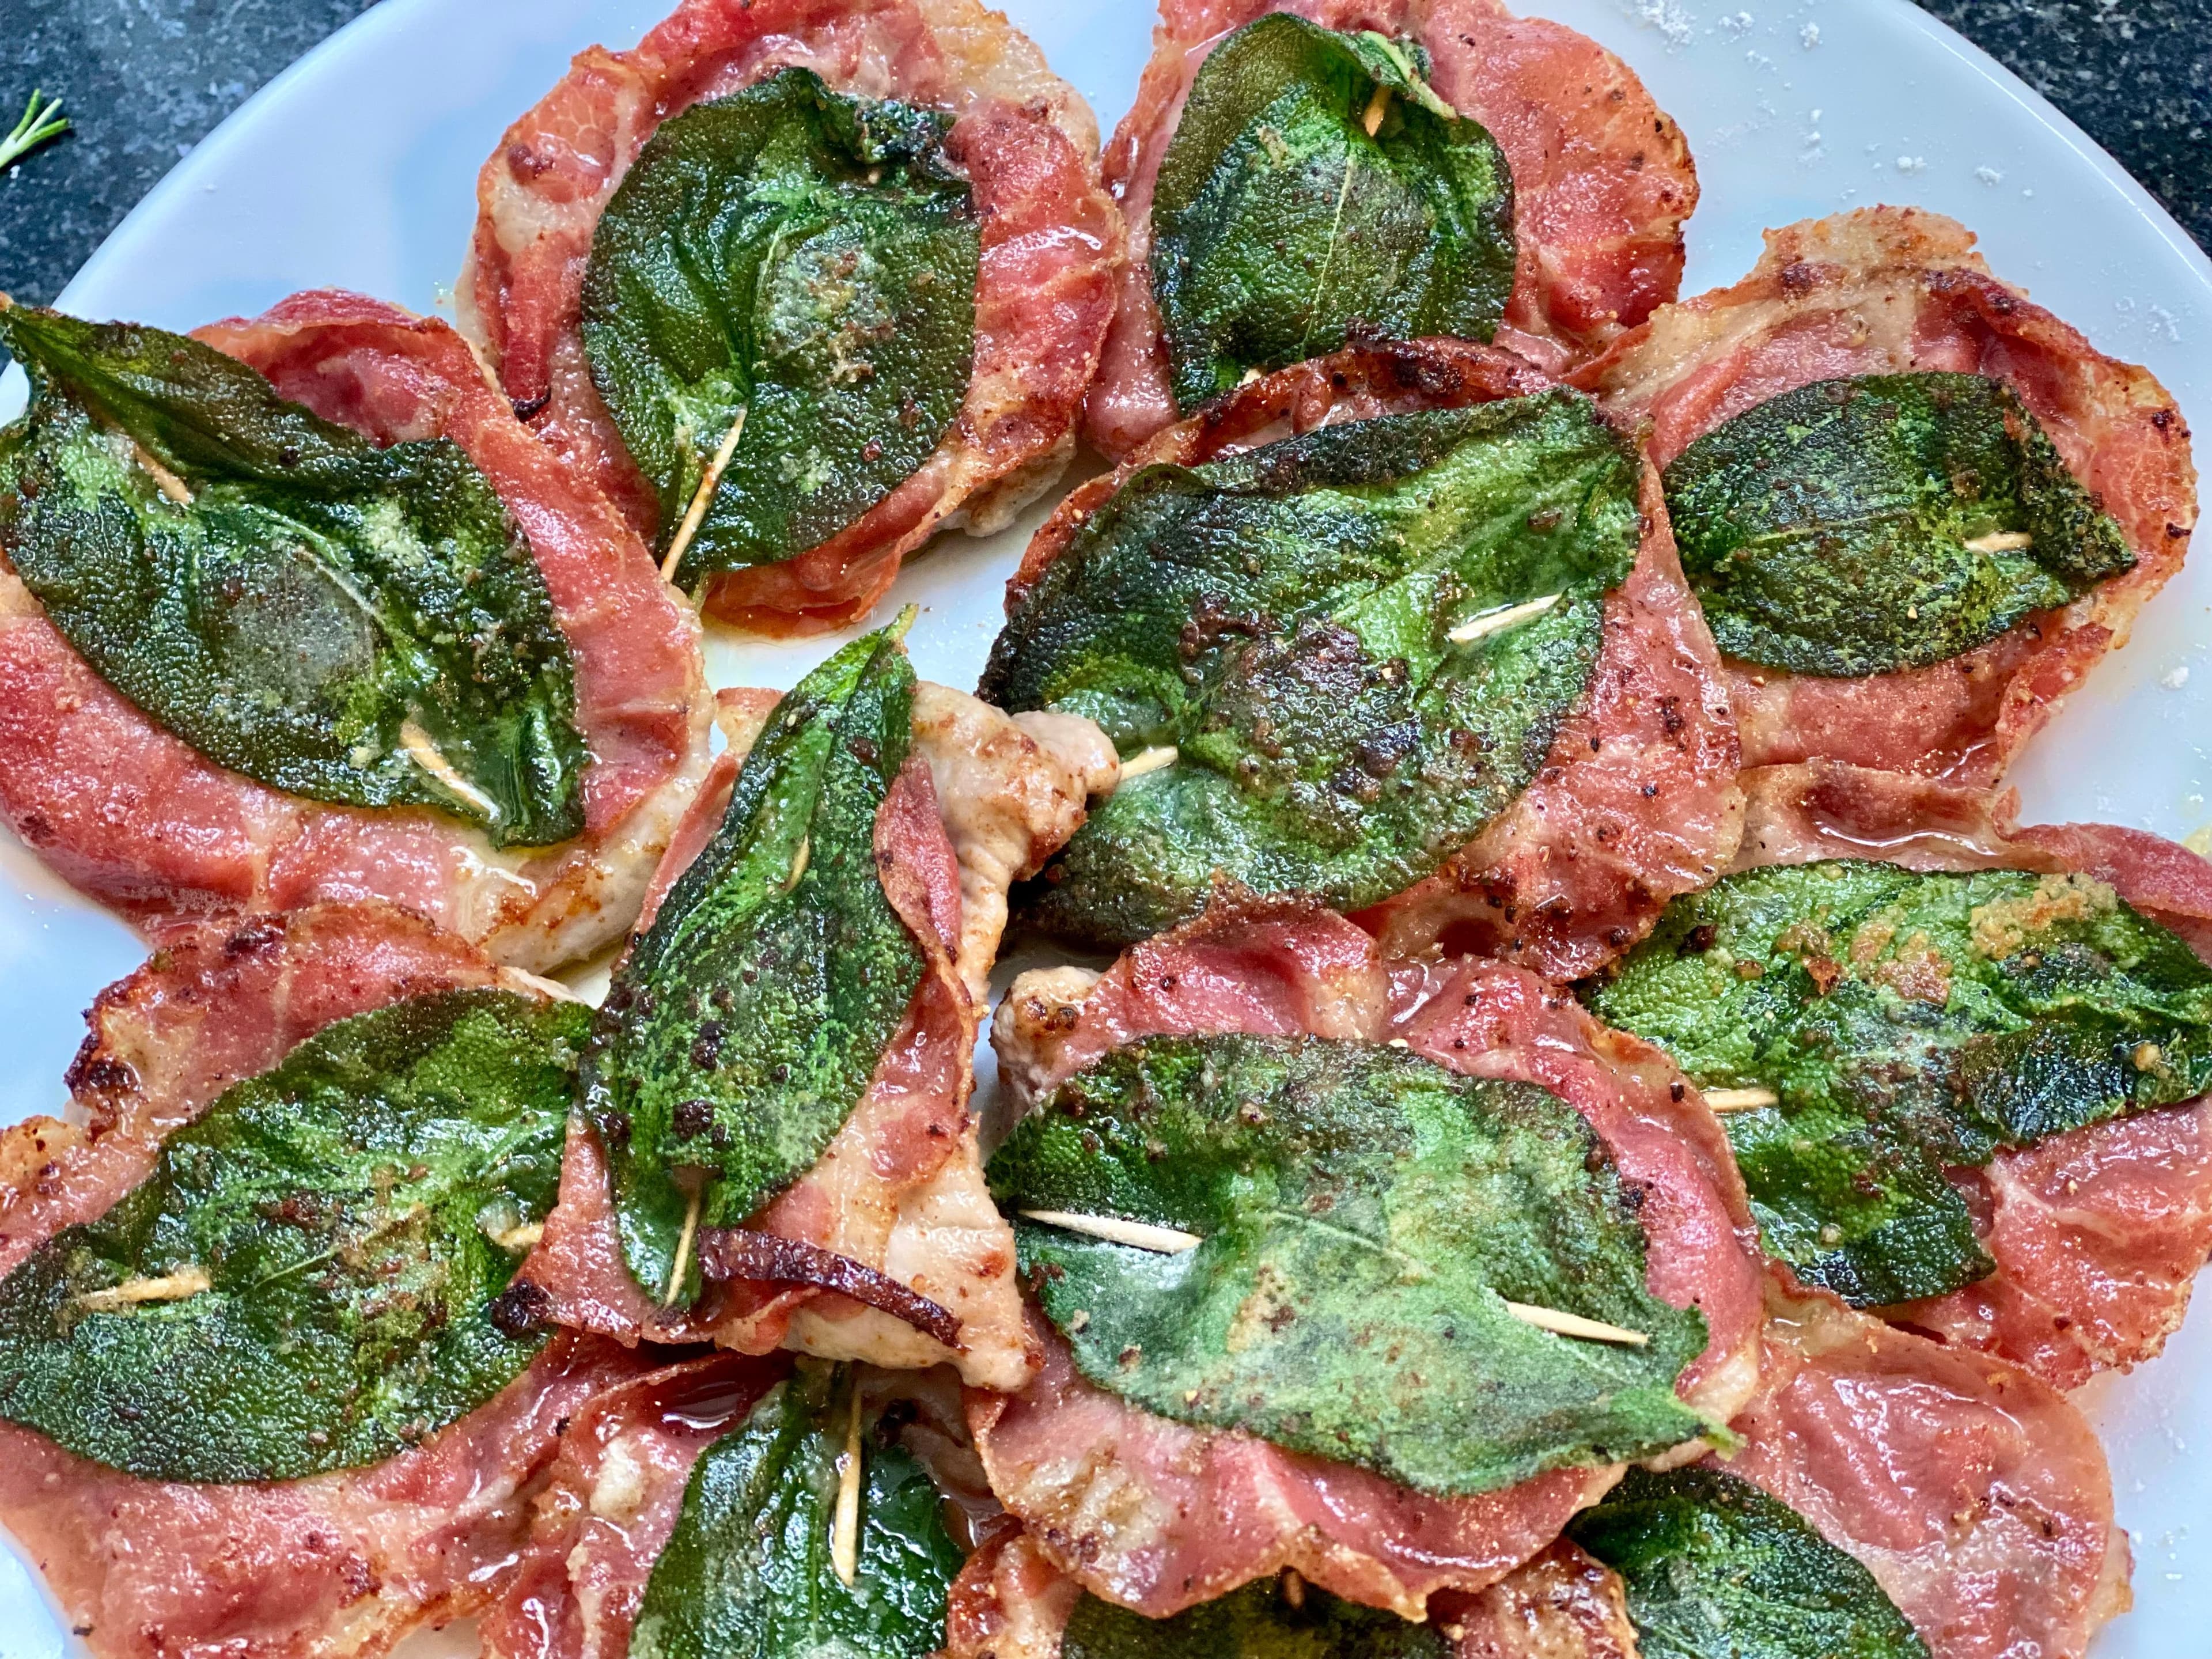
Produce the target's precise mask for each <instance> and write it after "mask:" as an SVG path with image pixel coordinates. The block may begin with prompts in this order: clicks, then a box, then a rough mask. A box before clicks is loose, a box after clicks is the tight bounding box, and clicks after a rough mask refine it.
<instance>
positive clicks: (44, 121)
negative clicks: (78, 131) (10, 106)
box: [0, 88, 70, 167]
mask: <svg viewBox="0 0 2212 1659" xmlns="http://www.w3.org/2000/svg"><path fill="white" fill-rule="evenodd" d="M39 99H40V94H39V92H38V91H37V89H36V88H33V90H32V93H31V101H30V102H29V103H28V104H27V105H25V106H24V107H23V118H22V119H21V120H20V121H18V122H16V123H15V131H12V132H10V133H9V135H8V136H7V137H5V138H0V167H13V166H14V165H15V163H16V162H18V161H21V160H22V159H23V158H24V157H25V156H26V155H29V154H30V153H31V152H32V151H33V150H34V149H37V148H38V147H39V146H40V144H43V143H46V141H47V140H48V139H49V138H58V137H61V136H62V134H64V132H67V131H69V130H70V124H69V122H68V121H67V120H66V119H65V118H63V117H62V116H61V115H60V114H59V113H58V111H59V110H60V108H61V106H62V100H60V99H58V98H54V99H49V100H47V102H46V107H45V108H43V109H41V108H40V106H39Z"/></svg>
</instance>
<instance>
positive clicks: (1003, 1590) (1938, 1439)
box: [946, 1278, 2129, 1659]
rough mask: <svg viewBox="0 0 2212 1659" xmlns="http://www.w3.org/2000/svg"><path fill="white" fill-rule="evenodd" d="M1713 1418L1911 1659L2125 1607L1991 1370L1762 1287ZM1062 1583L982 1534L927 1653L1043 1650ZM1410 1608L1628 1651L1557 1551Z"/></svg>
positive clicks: (2116, 1547) (1987, 1644)
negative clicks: (1919, 1646) (1861, 1581)
mask: <svg viewBox="0 0 2212 1659" xmlns="http://www.w3.org/2000/svg"><path fill="white" fill-rule="evenodd" d="M1731 1426H1732V1427H1733V1428H1734V1429H1735V1431H1736V1432H1737V1433H1738V1434H1739V1435H1741V1437H1743V1441H1744V1445H1743V1447H1742V1449H1741V1451H1740V1452H1739V1453H1737V1454H1736V1455H1735V1456H1734V1457H1733V1458H1731V1459H1729V1460H1728V1461H1727V1462H1726V1463H1725V1464H1724V1465H1723V1467H1725V1468H1728V1469H1729V1471H1730V1472H1731V1473H1733V1474H1737V1475H1741V1476H1742V1477H1744V1478H1745V1479H1747V1480H1751V1481H1753V1483H1755V1484H1756V1485H1758V1486H1762V1487H1764V1488H1765V1490H1766V1491H1768V1492H1771V1493H1772V1494H1773V1495H1774V1496H1775V1497H1776V1498H1780V1499H1781V1500H1782V1501H1783V1502H1784V1503H1786V1504H1790V1506H1791V1507H1792V1508H1793V1509H1795V1510H1797V1511H1798V1513H1800V1514H1801V1515H1802V1516H1804V1517H1805V1518H1806V1519H1807V1520H1808V1521H1809V1522H1812V1523H1813V1525H1814V1527H1815V1528H1817V1529H1818V1530H1819V1531H1820V1534H1822V1535H1823V1536H1824V1537H1826V1539H1827V1540H1828V1541H1829V1542H1830V1543H1832V1544H1834V1545H1835V1546H1837V1547H1838V1548H1840V1549H1843V1550H1845V1551H1847V1552H1848V1553H1850V1554H1851V1555H1853V1556H1856V1557H1857V1559H1859V1560H1860V1561H1861V1562H1863V1564H1864V1565H1866V1567H1867V1568H1868V1570H1869V1571H1871V1572H1872V1573H1873V1574H1874V1576H1875V1579H1876V1581H1877V1582H1878V1583H1880V1584H1881V1587H1882V1589H1883V1590H1884V1591H1886V1592H1887V1594H1888V1595H1889V1597H1890V1599H1891V1600H1892V1601H1894V1602H1895V1603H1896V1604H1897V1606H1898V1607H1899V1610H1900V1611H1901V1612H1903V1613H1904V1614H1905V1617H1906V1618H1907V1619H1908V1620H1910V1621H1911V1624H1912V1626H1913V1627H1914V1628H1915V1629H1916V1630H1917V1631H1918V1632H1919V1633H1920V1635H1921V1638H1923V1640H1924V1641H1925V1642H1926V1643H1927V1644H1928V1647H1929V1652H1930V1654H1931V1655H1932V1656H1933V1659H2020V1656H2023V1655H2029V1654H2033V1655H2039V1656H2043V1659H2083V1656H2084V1655H2085V1654H2086V1653H2087V1649H2088V1644H2089V1641H2090V1639H2091V1638H2092V1637H2093V1635H2094V1634H2095V1632H2097V1630H2098V1629H2099V1627H2100V1626H2102V1625H2103V1624H2104V1623H2105V1621H2106V1620H2109V1619H2111V1618H2112V1617H2113V1616H2114V1615H2116V1614H2118V1613H2123V1612H2124V1611H2126V1609H2127V1606H2128V1601H2129V1592H2128V1583H2127V1579H2128V1545H2127V1535H2126V1534H2124V1533H2123V1532H2122V1531H2120V1529H2119V1528H2118V1527H2117V1526H2116V1525H2114V1524H2113V1520H2112V1482H2111V1477H2110V1475H2109V1474H2108V1473H2107V1471H2106V1467H2105V1457H2104V1452H2103V1450H2102V1449H2101V1448H2100V1447H2099V1445H2098V1444H2097V1441H2096V1437H2095V1436H2094V1435H2093V1433H2091V1432H2090V1430H2089V1426H2088V1425H2087V1423H2085V1422H2084V1421H2083V1420H2082V1419H2081V1414H2080V1413H2077V1412H2076V1411H2075V1409H2074V1408H2073V1407H2071V1406H2069V1404H2068V1403H2067V1402H2066V1401H2065V1400H2064V1399H2063V1398H2062V1397H2061V1396H2060V1395H2057V1394H2056V1393H2054V1392H2053V1391H2052V1390H2051V1389H2049V1388H2048V1387H2046V1386H2045V1385H2044V1384H2043V1383H2039V1382H2038V1381H2037V1380H2036V1379H2035V1378H2033V1376H2027V1374H2025V1373H2023V1372H2021V1371H2019V1370H2014V1369H2013V1368H2012V1367H2010V1366H2008V1365H2007V1364H2002V1362H1999V1361H1996V1360H1994V1359H1990V1358H1986V1357H1984V1356H1983V1355H1980V1354H1973V1353H1963V1352H1960V1351H1958V1350H1956V1349H1954V1348H1948V1347H1946V1346H1943V1345H1942V1344H1940V1343H1936V1342H1931V1341H1929V1340H1926V1339H1924V1338H1922V1337H1918V1336H1915V1335H1912V1334H1910V1333H1907V1332H1904V1331H1899V1330H1896V1329H1893V1328H1891V1327H1889V1326H1887V1325H1884V1324H1883V1323H1881V1322H1880V1321H1879V1320H1875V1319H1871V1318H1869V1317H1868V1316H1865V1315H1863V1314H1857V1313H1854V1312H1852V1311H1851V1310H1850V1309H1848V1308H1846V1307H1844V1305H1843V1304H1841V1303H1839V1302H1838V1301H1837V1300H1836V1299H1835V1298H1834V1297H1830V1296H1827V1295H1826V1294H1824V1293H1816V1294H1814V1295H1812V1296H1802V1295H1799V1294H1797V1293H1796V1292H1793V1291H1790V1290H1788V1289H1786V1288H1785V1287H1784V1285H1782V1284H1781V1282H1780V1280H1779V1279H1778V1278H1777V1279H1772V1280H1770V1281H1769V1283H1768V1287H1767V1320H1766V1326H1765V1340H1764V1364H1763V1375H1762V1376H1761V1379H1760V1383H1759V1389H1758V1392H1757V1393H1756V1394H1755V1395H1753V1398H1752V1399H1751V1400H1750V1401H1749V1402H1748V1403H1747V1405H1746V1406H1745V1407H1744V1409H1743V1410H1742V1411H1741V1413H1740V1414H1739V1415H1738V1416H1737V1417H1736V1419H1735V1422H1734V1423H1733V1425H1731ZM1175 1523H1176V1524H1180V1525H1182V1526H1184V1527H1192V1526H1194V1525H1195V1524H1196V1522H1195V1518H1194V1516H1193V1515H1185V1516H1177V1517H1176V1518H1175ZM1083 1588H1084V1587H1083V1585H1082V1584H1081V1583H1079V1582H1078V1580H1077V1578H1076V1577H1073V1576H1071V1575H1070V1574H1069V1573H1067V1572H1066V1571H1062V1568H1061V1566H1060V1564H1059V1563H1058V1562H1057V1561H1056V1560H1055V1559H1054V1554H1053V1553H1052V1552H1051V1551H1050V1550H1049V1548H1048V1547H1047V1546H1046V1545H1045V1544H1044V1543H1043V1542H1042V1541H1041V1540H1040V1539H1039V1538H1038V1537H1036V1536H1034V1535H1032V1534H1029V1533H1027V1532H1024V1531H1020V1530H1017V1529H1016V1528H1013V1527H1012V1526H1006V1527H1004V1528H1001V1529H1000V1530H999V1531H997V1532H995V1533H994V1534H991V1535H990V1536H988V1537H987V1540H986V1541H985V1543H984V1546H983V1547H982V1548H981V1549H980V1550H979V1551H978V1552H977V1553H975V1555H974V1556H972V1557H970V1558H969V1562H968V1565H967V1567H966V1569H965V1570H964V1571H963V1572H962V1573H961V1575H960V1577H959V1578H958V1579H957V1580H956V1581H955V1583H954V1584H953V1588H952V1603H951V1620H950V1628H949V1631H948V1639H947V1643H946V1649H947V1655H948V1659H1060V1637H1061V1632H1063V1631H1064V1630H1065V1629H1066V1625H1067V1621H1068V1618H1069V1615H1070V1613H1072V1612H1073V1609H1074V1607H1075V1603H1076V1601H1077V1600H1078V1599H1079V1596H1080V1595H1081V1594H1082V1592H1083ZM1402 1611H1408V1609H1406V1608H1402V1607H1401V1612H1402ZM1426 1611H1427V1617H1428V1619H1429V1620H1430V1622H1431V1623H1433V1624H1434V1625H1435V1626H1437V1629H1438V1630H1439V1631H1440V1632H1442V1633H1443V1635H1444V1636H1445V1638H1446V1639H1447V1640H1448V1641H1449V1643H1450V1644H1451V1652H1452V1655H1453V1659H1636V1655H1637V1654H1638V1651H1639V1647H1638V1638H1637V1634H1636V1631H1635V1628H1634V1626H1632V1623H1631V1622H1630V1620H1629V1618H1628V1613H1627V1607H1626V1597H1625V1595H1624V1593H1623V1587H1622V1585H1621V1583H1620V1579H1619V1578H1618V1577H1616V1576H1615V1575H1614V1574H1613V1572H1612V1571H1609V1570H1608V1569H1607V1568H1606V1567H1604V1566H1602V1565H1600V1564H1599V1563H1597V1562H1595V1561H1594V1560H1592V1559H1590V1557H1589V1556H1588V1555H1587V1554H1585V1553H1583V1551H1582V1550H1580V1549H1578V1548H1577V1547H1575V1546H1574V1545H1572V1544H1571V1543H1568V1542H1566V1541H1564V1540H1560V1541H1555V1542H1554V1543H1553V1544H1552V1545H1551V1547H1549V1548H1547V1549H1546V1550H1544V1551H1543V1552H1542V1553H1540V1554H1536V1555H1534V1556H1533V1557H1532V1558H1531V1559H1528V1560H1527V1561H1525V1562H1523V1563H1522V1564H1521V1565H1519V1566H1517V1567H1516V1568H1515V1569H1514V1570H1513V1571H1511V1572H1509V1573H1506V1574H1504V1576H1503V1577H1499V1578H1498V1579H1497V1581H1496V1582H1494V1583H1492V1584H1490V1585H1489V1586H1488V1587H1487V1588H1486V1589H1482V1590H1480V1591H1479V1592H1477V1593H1476V1594H1474V1595H1465V1594H1461V1593H1455V1592H1443V1593H1440V1594H1438V1595H1436V1596H1434V1597H1433V1598H1432V1599H1431V1601H1430V1602H1429V1604H1428V1607H1427V1610H1426Z"/></svg>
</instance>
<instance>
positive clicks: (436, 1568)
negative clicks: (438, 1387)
mask: <svg viewBox="0 0 2212 1659" xmlns="http://www.w3.org/2000/svg"><path fill="white" fill-rule="evenodd" d="M635 1363H636V1362H635V1360H633V1359H632V1358H630V1357H629V1355H627V1354H625V1353H624V1352H623V1351H622V1350H621V1349H620V1348H618V1347H617V1346H615V1345H614V1344H612V1343H610V1342H603V1341H600V1340H598V1339H596V1338H591V1337H576V1336H573V1335H570V1334H566V1333H563V1334H556V1336H555V1337H554V1339H553V1341H552V1343H551V1345H550V1346H549V1347H548V1348H547V1349H546V1351H545V1352H544V1354H542V1355H540V1356H539V1358H538V1360H537V1361H536V1362H535V1363H534V1364H532V1366H531V1367H530V1368H529V1369H528V1370H526V1371H525V1372H524V1373H523V1374H522V1375H521V1376H519V1377H517V1378H516V1379H515V1380H514V1381H513V1383H509V1384H508V1385H507V1388H506V1389H504V1390H502V1391H501V1393H499V1394H498V1395H494V1396H493V1397H492V1398H491V1399H490V1400H489V1401H485V1403H484V1404H483V1405H482V1406H479V1407H477V1409H476V1410H475V1411H473V1412H471V1413H469V1414H468V1415H467V1416H466V1417H464V1418H462V1419H460V1420H459V1422H457V1423H454V1424H453V1425H450V1426H448V1427H447V1428H445V1429H443V1430H441V1431H439V1432H438V1433H437V1434H435V1435H434V1436H432V1437H430V1438H429V1439H428V1440H427V1441H425V1442H424V1443H422V1445H421V1446H420V1447H418V1448H417V1449H415V1450H413V1451H410V1452H404V1453H402V1454H401V1455H399V1456H398V1457H395V1458H392V1460H391V1461H389V1462H384V1463H380V1464H377V1465H375V1466H374V1467H373V1468H366V1469H349V1470H344V1471H341V1472H339V1473H337V1474H325V1475H318V1476H315V1477H313V1478H312V1479H309V1480H291V1481H284V1482H281V1483H277V1484H274V1485H265V1486H181V1485H173V1484H169V1483H165V1482H161V1481H155V1480H134V1479H133V1478H132V1477H131V1476H129V1475H126V1474H118V1473H116V1471H114V1470H112V1469H109V1468H103V1467H101V1466H100V1464H97V1463H90V1462H85V1461H84V1460H83V1459H82V1458H76V1457H72V1456H70V1455H69V1454H68V1453H67V1452H64V1451H63V1450H62V1449H60V1448H59V1447H58V1446H56V1445H55V1444H54V1443H52V1441H50V1440H47V1439H46V1438H45V1437H42V1436H40V1435H37V1434H33V1432H31V1431H29V1430H27V1429H21V1428H17V1427H15V1425H12V1424H0V1521H4V1522H5V1523H6V1525H7V1528H8V1530H9V1533H10V1534H13V1536H14V1537H15V1541H16V1542H17V1543H18V1544H19V1545H21V1547H22V1548H23V1550H24V1552H25V1553H27V1555H28V1556H29V1557H30V1559H31V1560H32V1562H33V1565H35V1566H36V1567H37V1568H38V1569H39V1571H40V1573H41V1574H42V1575H43V1576H44V1577H45V1579H46V1585H47V1588H48V1589H51V1590H52V1592H53V1595H54V1596H55V1598H56V1600H58V1601H59V1602H60V1603H61V1605H62V1608H63V1610H64V1614H65V1615H66V1618H67V1622H68V1623H69V1624H70V1626H71V1627H72V1628H73V1629H76V1630H77V1631H80V1632H82V1633H83V1640H84V1643H85V1645H86V1647H87V1648H88V1650H90V1651H91V1652H92V1653H93V1654H94V1655H95V1656H97V1659H319V1656H321V1655H325V1654H328V1653H331V1652H334V1651H338V1650H341V1649H342V1650H343V1651H345V1652H347V1653H349V1654H358V1655H362V1656H374V1655H376V1654H380V1653H383V1652H385V1651H386V1650H388V1649H389V1648H390V1647H391V1646H392V1644H393V1643H395V1642H397V1641H398V1639H399V1638H401V1637H402V1636H404V1635H405V1634H406V1633H407V1632H409V1631H410V1630H413V1629H415V1628H416V1627H418V1626H422V1625H424V1624H429V1623H438V1624H442V1623H443V1622H445V1621H446V1620H448V1619H455V1618H459V1617H462V1616H464V1615H465V1614H467V1613H473V1612H475V1611H477V1609H479V1608H480V1607H483V1606H484V1605H485V1604H486V1603H487V1602H488V1601H489V1600H490V1599H491V1598H492V1596H493V1595H495V1594H496V1593H497V1592H498V1590H499V1589H500V1588H501V1583H502V1581H503V1580H504V1578H505V1577H506V1575H507V1573H508V1572H509V1571H512V1570H513V1566H514V1565H515V1562H516V1560H517V1559H518V1558H519V1556H520V1554H521V1553H522V1552H523V1549H524V1547H525V1545H526V1541H527V1539H528V1536H529V1531H530V1523H531V1494H532V1488H533V1486H534V1483H535V1482H536V1480H538V1477H539V1476H540V1474H542V1472H543V1471H544V1468H545V1467H546V1465H547V1464H548V1463H550V1462H551V1461H552V1459H553V1457H554V1454H555V1453H556V1450H558V1449H559V1447H560V1444H561V1435H562V1424H563V1423H564V1422H565V1420H566V1419H567V1418H568V1414H569V1413H571V1412H573V1411H574V1410H575V1409H576V1408H577V1407H580V1406H581V1405H582V1404H583V1403H584V1402H585V1401H586V1400H588V1399H590V1398H591V1397H592V1395H593V1394H594V1393H595V1392H597V1391H598V1390H599V1389H601V1388H603V1387H605V1386H606V1385H607V1384H608V1383H611V1382H613V1381H614V1380H616V1379H617V1378H618V1377H620V1376H623V1374H624V1373H625V1372H627V1371H629V1370H632V1369H634V1368H635Z"/></svg>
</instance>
